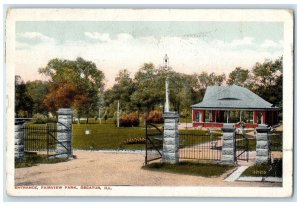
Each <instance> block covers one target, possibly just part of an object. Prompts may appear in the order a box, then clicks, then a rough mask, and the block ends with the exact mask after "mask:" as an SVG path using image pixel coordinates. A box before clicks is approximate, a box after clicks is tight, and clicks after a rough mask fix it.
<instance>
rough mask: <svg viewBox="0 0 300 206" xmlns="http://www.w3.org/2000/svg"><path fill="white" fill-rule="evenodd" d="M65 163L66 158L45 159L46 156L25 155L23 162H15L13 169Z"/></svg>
mask: <svg viewBox="0 0 300 206" xmlns="http://www.w3.org/2000/svg"><path fill="white" fill-rule="evenodd" d="M66 161H68V159H67V158H47V155H41V154H39V155H38V154H36V153H25V160H24V161H21V162H17V161H16V162H15V168H22V167H32V166H35V165H38V164H54V163H58V162H66Z"/></svg>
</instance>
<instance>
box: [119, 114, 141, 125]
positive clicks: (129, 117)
mask: <svg viewBox="0 0 300 206" xmlns="http://www.w3.org/2000/svg"><path fill="white" fill-rule="evenodd" d="M139 124H140V120H139V117H138V113H137V112H132V113H129V114H123V115H122V116H121V117H120V126H121V127H137V126H139Z"/></svg>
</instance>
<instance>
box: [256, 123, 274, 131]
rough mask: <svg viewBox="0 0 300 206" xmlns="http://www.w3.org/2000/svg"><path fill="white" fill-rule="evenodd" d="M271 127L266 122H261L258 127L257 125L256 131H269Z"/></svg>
mask: <svg viewBox="0 0 300 206" xmlns="http://www.w3.org/2000/svg"><path fill="white" fill-rule="evenodd" d="M270 130H271V129H270V128H269V127H268V125H266V124H259V125H258V127H256V132H258V133H267V132H269V131H270Z"/></svg>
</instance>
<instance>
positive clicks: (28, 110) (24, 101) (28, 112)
mask: <svg viewBox="0 0 300 206" xmlns="http://www.w3.org/2000/svg"><path fill="white" fill-rule="evenodd" d="M32 110H33V100H32V98H31V97H30V96H29V95H28V94H27V92H26V84H25V83H24V81H23V80H22V79H21V77H20V76H18V75H16V76H15V114H16V116H17V117H19V116H21V117H31V116H32Z"/></svg>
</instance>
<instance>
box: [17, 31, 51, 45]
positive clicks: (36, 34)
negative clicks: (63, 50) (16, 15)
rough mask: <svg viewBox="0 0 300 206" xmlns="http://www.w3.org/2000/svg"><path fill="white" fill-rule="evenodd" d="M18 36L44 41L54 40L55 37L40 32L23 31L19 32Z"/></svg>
mask: <svg viewBox="0 0 300 206" xmlns="http://www.w3.org/2000/svg"><path fill="white" fill-rule="evenodd" d="M17 36H18V37H20V38H23V39H29V40H38V41H42V42H51V43H53V42H54V39H53V38H51V37H48V36H46V35H44V34H41V33H39V32H22V33H18V34H17Z"/></svg>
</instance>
